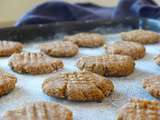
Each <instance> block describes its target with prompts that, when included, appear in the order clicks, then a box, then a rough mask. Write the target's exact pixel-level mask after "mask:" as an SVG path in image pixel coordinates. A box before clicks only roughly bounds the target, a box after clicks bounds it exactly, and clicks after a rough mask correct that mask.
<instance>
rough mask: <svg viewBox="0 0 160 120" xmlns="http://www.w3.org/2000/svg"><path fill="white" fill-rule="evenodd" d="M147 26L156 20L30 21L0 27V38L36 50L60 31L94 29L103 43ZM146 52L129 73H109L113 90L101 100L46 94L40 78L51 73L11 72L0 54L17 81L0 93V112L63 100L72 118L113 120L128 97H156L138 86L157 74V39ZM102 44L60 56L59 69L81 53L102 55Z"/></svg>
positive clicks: (156, 27) (155, 26)
mask: <svg viewBox="0 0 160 120" xmlns="http://www.w3.org/2000/svg"><path fill="white" fill-rule="evenodd" d="M139 28H142V29H149V30H153V31H157V32H159V31H160V22H159V21H158V20H153V19H144V18H141V19H125V20H121V21H107V20H100V21H85V22H64V23H52V24H45V25H31V26H22V27H9V28H3V29H0V39H5V40H16V41H21V42H24V44H25V48H24V51H34V52H39V48H38V45H39V44H41V43H43V42H48V41H50V40H55V39H62V38H63V36H64V35H68V34H73V33H77V32H98V33H101V34H103V35H104V37H105V40H106V42H107V44H109V43H112V42H115V41H116V40H120V39H121V38H120V36H119V34H118V33H119V32H122V31H129V30H132V29H139ZM145 47H146V55H145V57H144V58H142V59H140V60H137V61H136V68H135V71H134V73H133V74H131V75H129V76H127V77H109V78H110V79H111V80H112V81H113V83H114V86H115V91H114V92H113V93H112V94H111V95H110V96H109V97H106V98H105V99H104V100H103V101H102V102H71V101H67V100H63V99H57V98H54V97H48V96H47V95H45V94H44V93H43V92H42V90H41V85H42V83H43V81H44V80H45V79H46V78H47V77H49V76H50V75H52V74H53V73H51V74H45V75H34V76H33V75H28V74H18V73H15V72H13V71H12V70H11V69H10V67H9V66H8V60H9V58H8V57H3V58H0V67H1V68H3V69H4V70H5V71H8V72H10V73H12V74H14V75H15V76H16V77H17V78H18V83H17V85H16V88H15V90H14V91H13V92H11V93H10V94H8V95H5V96H2V97H0V115H1V114H3V112H5V111H7V110H10V109H15V108H16V107H19V106H23V105H26V104H28V103H31V102H34V101H41V100H42V101H50V102H56V103H60V104H63V105H65V106H67V107H68V108H69V109H71V110H72V111H73V116H74V117H73V118H74V120H115V118H116V113H117V110H118V109H119V108H120V107H121V106H122V105H123V104H125V103H126V102H127V101H128V100H129V99H130V98H133V97H136V98H142V99H147V100H156V98H154V97H152V96H150V95H149V94H148V93H147V92H146V91H145V90H144V89H143V87H142V84H141V81H142V80H143V79H144V78H145V77H147V76H151V75H158V74H160V67H158V66H157V65H156V64H155V63H154V62H153V58H154V57H155V56H156V55H157V54H159V51H160V47H159V43H157V44H151V45H146V46H145ZM105 54H106V53H105V51H104V49H103V47H100V48H80V52H79V54H78V55H77V56H75V57H72V58H60V59H62V60H63V62H64V65H65V66H64V69H63V70H61V71H76V70H78V69H77V68H76V66H75V64H76V61H77V59H78V58H80V57H81V56H89V55H92V56H93V55H94V56H96V55H105Z"/></svg>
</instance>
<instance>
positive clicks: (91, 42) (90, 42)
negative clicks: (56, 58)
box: [64, 33, 104, 47]
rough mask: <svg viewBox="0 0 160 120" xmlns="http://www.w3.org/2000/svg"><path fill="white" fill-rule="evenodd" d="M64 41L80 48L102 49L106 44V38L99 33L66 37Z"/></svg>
mask: <svg viewBox="0 0 160 120" xmlns="http://www.w3.org/2000/svg"><path fill="white" fill-rule="evenodd" d="M64 40H66V41H70V42H73V43H74V44H77V45H78V46H79V47H100V46H102V45H103V43H104V38H103V36H102V35H100V34H98V33H78V34H75V35H71V36H65V37H64Z"/></svg>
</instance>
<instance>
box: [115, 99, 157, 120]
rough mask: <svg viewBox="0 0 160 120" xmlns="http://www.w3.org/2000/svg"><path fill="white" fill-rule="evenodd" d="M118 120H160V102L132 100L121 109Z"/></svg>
mask: <svg viewBox="0 0 160 120" xmlns="http://www.w3.org/2000/svg"><path fill="white" fill-rule="evenodd" d="M117 120H160V101H148V100H141V99H132V100H130V101H129V102H128V103H127V104H125V105H124V106H122V107H121V108H120V109H119V112H118V115H117Z"/></svg>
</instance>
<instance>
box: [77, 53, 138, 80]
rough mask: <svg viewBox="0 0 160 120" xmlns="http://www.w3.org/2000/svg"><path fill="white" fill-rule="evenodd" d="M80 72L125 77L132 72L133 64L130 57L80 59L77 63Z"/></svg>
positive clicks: (115, 56) (89, 57)
mask: <svg viewBox="0 0 160 120" xmlns="http://www.w3.org/2000/svg"><path fill="white" fill-rule="evenodd" d="M77 67H78V68H79V69H81V70H87V71H91V72H93V73H97V74H100V75H103V76H115V77H118V76H127V75H129V74H131V73H132V72H133V71H134V67H135V62H134V60H133V59H132V58H131V57H130V56H124V55H105V56H87V57H81V58H80V59H79V60H78V62H77Z"/></svg>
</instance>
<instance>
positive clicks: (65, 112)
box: [1, 102, 73, 120]
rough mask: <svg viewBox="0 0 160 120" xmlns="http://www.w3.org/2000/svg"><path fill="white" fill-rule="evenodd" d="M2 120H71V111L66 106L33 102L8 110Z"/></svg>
mask: <svg viewBox="0 0 160 120" xmlns="http://www.w3.org/2000/svg"><path fill="white" fill-rule="evenodd" d="M1 118H2V120H73V118H72V112H71V111H70V110H69V109H67V108H66V107H64V106H62V105H59V104H55V103H49V102H35V103H31V104H28V105H26V106H24V107H21V108H17V109H15V110H10V111H7V112H5V113H4V114H3V115H2V117H1Z"/></svg>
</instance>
